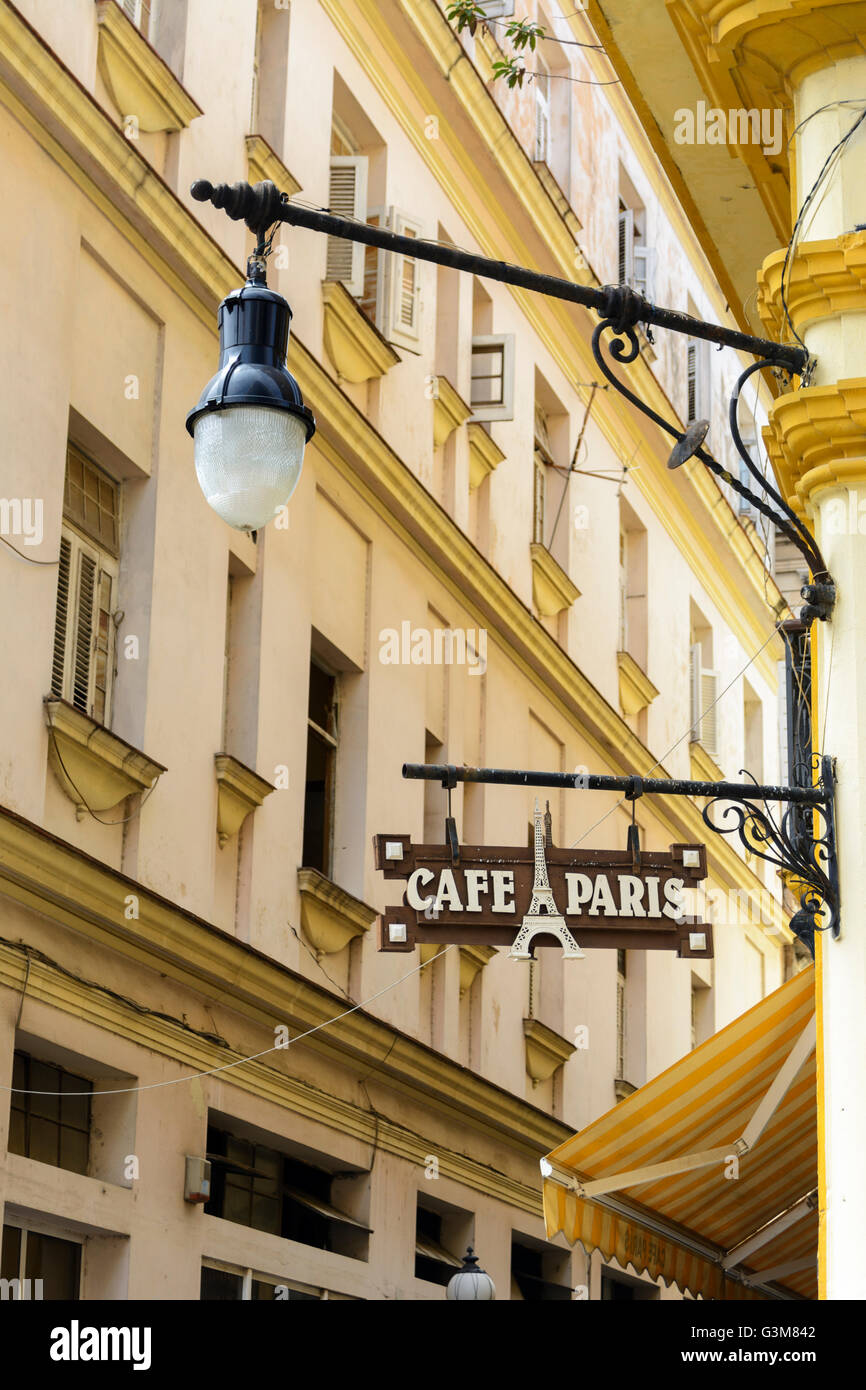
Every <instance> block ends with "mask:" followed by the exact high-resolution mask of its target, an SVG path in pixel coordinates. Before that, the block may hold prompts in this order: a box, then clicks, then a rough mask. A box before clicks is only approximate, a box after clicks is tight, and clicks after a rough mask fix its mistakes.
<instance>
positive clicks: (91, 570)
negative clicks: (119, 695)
mask: <svg viewBox="0 0 866 1390" xmlns="http://www.w3.org/2000/svg"><path fill="white" fill-rule="evenodd" d="M95 601H96V561H95V560H94V558H93V556H92V555H89V554H88V553H87V551H86V550H80V551H79V553H78V583H77V585H76V595H75V641H74V645H73V651H72V703H73V705H75V706H76V708H77V709H81V710H84V712H85V714H89V713H90V703H91V701H90V666H91V659H92V654H93V626H94V607H95Z"/></svg>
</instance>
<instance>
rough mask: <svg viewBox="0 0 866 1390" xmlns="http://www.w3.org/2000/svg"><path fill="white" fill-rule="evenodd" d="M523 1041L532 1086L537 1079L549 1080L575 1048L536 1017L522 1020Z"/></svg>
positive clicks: (535, 1083)
mask: <svg viewBox="0 0 866 1390" xmlns="http://www.w3.org/2000/svg"><path fill="white" fill-rule="evenodd" d="M523 1041H524V1045H525V1048H526V1070H527V1072H528V1073H529V1075H530V1076H531V1077H532V1085H533V1087H535V1086H537V1085H538V1083H539V1081H549V1080H550V1078H551V1076H553V1073H554V1072H555V1071H556V1070H557V1068H558V1067H561V1066H562V1065H563V1063H564V1062H567V1061H568V1059H569V1057H570V1056H571V1054H572V1053H573V1052H575V1051H576V1050H577V1049H576V1047H575V1045H574V1043H571V1042H569V1041H568V1039H567V1038H563V1037H561V1036H560V1034H559V1033H555V1032H554V1031H553V1029H552V1028H548V1026H547V1024H546V1023H539V1021H538V1019H537V1018H525V1019H524V1020H523Z"/></svg>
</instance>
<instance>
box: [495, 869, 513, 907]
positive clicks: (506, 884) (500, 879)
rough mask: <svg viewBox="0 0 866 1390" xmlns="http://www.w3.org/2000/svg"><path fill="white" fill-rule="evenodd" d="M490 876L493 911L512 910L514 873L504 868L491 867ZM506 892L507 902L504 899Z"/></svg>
mask: <svg viewBox="0 0 866 1390" xmlns="http://www.w3.org/2000/svg"><path fill="white" fill-rule="evenodd" d="M490 877H491V878H492V880H493V911H494V912H513V911H514V874H513V873H512V872H511V871H510V870H506V869H493V870H491V873H490ZM506 893H508V894H509V897H510V901H509V902H506V901H505V894H506Z"/></svg>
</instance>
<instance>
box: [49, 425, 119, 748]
mask: <svg viewBox="0 0 866 1390" xmlns="http://www.w3.org/2000/svg"><path fill="white" fill-rule="evenodd" d="M119 511H120V488H119V487H118V485H117V483H115V482H114V481H113V480H112V479H111V478H109V477H107V475H106V474H104V473H103V472H102V471H101V470H100V469H99V468H97V467H96V465H95V464H93V463H91V462H90V460H89V459H87V458H85V457H84V455H83V454H80V453H79V452H78V450H77V449H74V448H71V447H70V448H69V450H68V453H67V459H66V483H65V489H64V499H63V527H62V530H61V536H60V564H59V567H58V578H57V608H56V614H55V624H54V654H53V661H52V667H51V692H52V694H53V695H58V696H59V697H60V698H61V699H63V700H68V701H69V703H70V704H73V705H75V707H76V709H80V710H83V711H84V713H85V714H89V715H90V716H91V717H92V718H93V719H95V720H96V721H97V723H99V724H105V723H107V722H108V719H109V706H110V698H111V685H112V680H113V676H114V610H115V607H116V604H115V591H116V587H117V556H118V551H119V526H120V517H119Z"/></svg>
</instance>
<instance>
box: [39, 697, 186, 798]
mask: <svg viewBox="0 0 866 1390" xmlns="http://www.w3.org/2000/svg"><path fill="white" fill-rule="evenodd" d="M43 707H44V709H45V722H46V723H47V725H48V728H49V730H50V733H49V737H48V760H49V762H50V764H51V768H52V770H53V772H54V774H55V776H56V778H57V780H58V782H59V783H60V786H61V788H62V789H63V791H64V793H65V794H66V796H68V797H69V800H70V801H72V802H74V803H75V808H76V810H75V814H76V817H77V819H78V820H81V818H82V817H83V816H84V815H85V814H86V812H87V811H88V810H90V811H110V810H111V808H112V806H116V805H117V803H118V802H119V801H123V800H124V798H125V797H127V796H132V795H134V794H135V793H136V792H144V791H148V790H149V789H150V788H151V787H152V786H153V784H154V782H155V781H156V780H157V778H158V777H159V776H160V775H161V774H162V773H163V772H165V768H164V767H163V765H162V763H157V762H154V760H153V759H152V758H148V757H147V755H146V754H145V753H141V752H139V750H138V749H137V748H133V747H132V745H131V744H130V743H127V742H126V740H125V739H122V738H119V737H118V736H117V734H114V733H112V732H111V730H110V729H106V728H104V727H103V725H102V724H98V723H97V722H96V720H95V719H91V717H90V715H89V714H85V713H84V711H83V710H80V709H76V707H75V706H74V705H70V704H68V703H67V701H66V700H60V699H58V698H57V696H56V695H46V696H45V699H44V700H43Z"/></svg>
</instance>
